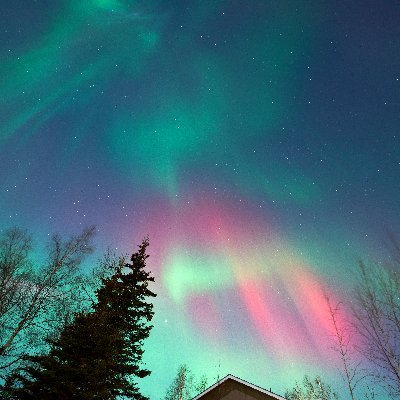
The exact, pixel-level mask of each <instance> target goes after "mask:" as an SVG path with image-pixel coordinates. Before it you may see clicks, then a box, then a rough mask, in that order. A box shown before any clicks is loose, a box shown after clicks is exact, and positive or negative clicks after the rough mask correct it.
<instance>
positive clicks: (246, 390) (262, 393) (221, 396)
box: [192, 375, 285, 400]
mask: <svg viewBox="0 0 400 400" xmlns="http://www.w3.org/2000/svg"><path fill="white" fill-rule="evenodd" d="M192 400H285V398H284V397H282V396H279V395H277V394H275V393H272V392H270V391H268V390H265V389H263V388H260V387H258V386H256V385H253V384H251V383H249V382H246V381H244V380H242V379H240V378H237V377H236V376H233V375H227V376H226V377H225V378H223V379H221V380H220V381H218V382H217V383H215V384H214V385H212V386H210V387H209V388H208V389H206V390H205V391H204V392H202V393H200V394H199V395H197V396H196V397H195V398H193V399H192Z"/></svg>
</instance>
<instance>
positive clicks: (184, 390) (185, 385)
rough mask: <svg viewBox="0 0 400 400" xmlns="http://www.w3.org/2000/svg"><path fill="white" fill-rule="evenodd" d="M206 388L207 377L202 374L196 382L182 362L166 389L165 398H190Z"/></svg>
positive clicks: (188, 399) (179, 399)
mask: <svg viewBox="0 0 400 400" xmlns="http://www.w3.org/2000/svg"><path fill="white" fill-rule="evenodd" d="M206 388H207V378H206V377H205V376H204V375H203V376H202V377H201V378H200V380H199V381H198V382H196V379H195V376H194V375H193V373H192V372H191V371H190V369H189V368H188V366H187V365H186V364H182V365H181V366H180V367H179V369H178V373H177V374H176V377H175V379H174V381H173V382H172V383H171V385H170V387H169V388H168V390H167V394H166V396H165V400H190V399H192V398H193V397H195V396H196V395H197V394H199V393H201V392H203V391H204V390H205V389H206Z"/></svg>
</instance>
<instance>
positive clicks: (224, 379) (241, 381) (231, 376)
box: [192, 375, 286, 400]
mask: <svg viewBox="0 0 400 400" xmlns="http://www.w3.org/2000/svg"><path fill="white" fill-rule="evenodd" d="M228 380H232V381H234V382H236V383H238V384H239V385H244V386H247V387H249V388H251V389H254V390H256V391H257V392H259V393H264V394H267V395H269V396H270V397H271V398H272V399H277V400H286V399H285V398H284V397H282V396H279V395H277V394H275V393H272V392H270V391H269V390H266V389H263V388H261V387H259V386H256V385H253V384H252V383H249V382H247V381H245V380H243V379H240V378H238V377H236V376H233V375H227V376H225V378H222V379H221V380H219V381H218V382H216V383H214V385H212V386H210V387H209V388H208V389H206V390H204V392H202V393H200V394H198V395H197V396H196V397H194V398H193V399H192V400H200V399H202V398H203V397H204V396H205V395H207V394H208V393H209V392H211V391H213V390H214V389H215V388H217V387H218V386H220V385H222V384H223V383H225V382H227V381H228Z"/></svg>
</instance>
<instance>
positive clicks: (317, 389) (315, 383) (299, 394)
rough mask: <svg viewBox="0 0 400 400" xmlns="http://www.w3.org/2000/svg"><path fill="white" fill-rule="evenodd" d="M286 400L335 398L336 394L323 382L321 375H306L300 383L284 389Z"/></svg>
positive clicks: (330, 399) (328, 399)
mask: <svg viewBox="0 0 400 400" xmlns="http://www.w3.org/2000/svg"><path fill="white" fill-rule="evenodd" d="M285 398H286V399H287V400H337V399H339V397H338V395H337V394H336V393H335V392H334V391H333V390H332V388H331V387H330V386H329V385H328V384H327V383H325V382H324V381H323V380H322V379H321V377H319V376H316V377H315V378H314V379H311V378H310V377H309V376H308V375H305V376H304V378H303V382H302V384H299V383H298V382H296V383H295V386H294V388H293V389H290V390H286V393H285Z"/></svg>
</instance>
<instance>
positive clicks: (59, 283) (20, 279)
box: [0, 227, 95, 371]
mask: <svg viewBox="0 0 400 400" xmlns="http://www.w3.org/2000/svg"><path fill="white" fill-rule="evenodd" d="M94 231H95V229H94V227H91V228H88V229H85V230H84V231H83V232H82V233H81V234H80V235H78V236H74V237H72V238H71V239H70V240H68V241H63V240H62V239H61V238H60V237H59V236H58V235H55V236H53V238H52V240H51V242H50V244H49V246H48V251H47V255H46V257H45V260H44V261H43V262H41V263H40V264H39V265H36V263H33V262H32V260H31V259H30V252H31V250H32V240H31V237H30V236H29V235H28V234H27V232H26V231H23V230H20V229H17V228H13V229H10V230H8V231H6V232H5V233H4V234H3V236H2V237H1V238H0V368H2V369H3V371H5V370H6V369H7V367H10V366H13V365H14V364H16V363H17V362H18V361H19V360H20V359H21V357H22V356H24V355H26V354H28V353H30V352H32V351H33V349H34V348H35V349H36V350H38V349H40V346H41V345H42V344H43V338H44V336H46V335H49V334H54V332H56V331H57V328H58V327H60V326H61V325H62V323H63V322H64V321H65V320H66V318H68V316H69V315H70V314H71V313H72V312H73V311H75V310H76V308H75V309H74V307H76V306H78V305H80V306H81V301H82V291H80V290H77V288H78V286H80V285H81V282H82V280H81V274H80V273H79V272H80V270H79V266H80V263H81V261H82V259H83V257H84V256H85V255H87V254H88V253H90V252H91V251H92V248H91V239H92V237H93V235H94Z"/></svg>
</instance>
